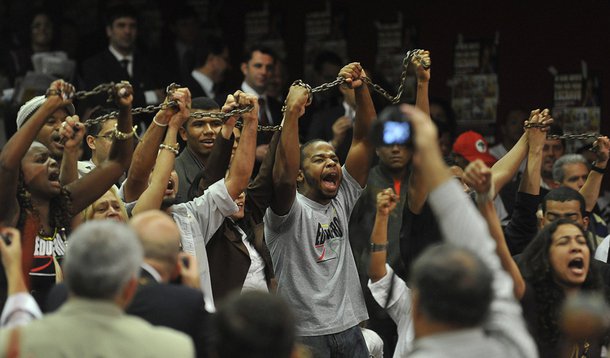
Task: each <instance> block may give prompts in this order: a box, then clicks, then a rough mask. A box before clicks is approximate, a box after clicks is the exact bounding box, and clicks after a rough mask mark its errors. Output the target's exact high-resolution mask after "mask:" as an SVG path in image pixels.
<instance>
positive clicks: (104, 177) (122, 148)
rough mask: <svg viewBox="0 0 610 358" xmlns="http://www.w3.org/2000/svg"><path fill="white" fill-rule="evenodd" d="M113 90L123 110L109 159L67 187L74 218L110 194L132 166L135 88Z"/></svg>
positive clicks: (119, 87)
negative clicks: (112, 187)
mask: <svg viewBox="0 0 610 358" xmlns="http://www.w3.org/2000/svg"><path fill="white" fill-rule="evenodd" d="M113 90H114V93H113V95H114V98H115V102H116V104H117V106H118V107H119V115H118V120H117V127H116V130H115V132H114V137H115V138H114V140H113V142H112V147H111V148H110V153H109V155H108V160H106V161H104V162H102V163H100V165H99V166H97V167H96V168H95V169H93V170H92V171H91V172H90V173H89V174H87V175H85V176H84V177H82V178H80V179H79V180H77V181H75V182H72V183H71V184H69V185H68V186H67V187H66V189H67V190H68V192H70V194H71V195H70V197H71V199H72V208H71V214H72V215H76V214H78V213H79V212H81V211H82V210H83V209H85V208H86V207H87V206H89V205H91V203H93V202H94V201H95V200H97V199H98V198H99V197H100V196H102V195H103V194H104V193H105V192H106V191H108V189H110V187H111V186H112V185H113V184H115V183H116V182H117V180H119V178H120V177H121V175H123V173H124V172H125V171H127V169H128V168H129V164H130V163H131V155H132V153H133V137H134V133H135V130H134V128H133V124H132V118H131V103H132V101H133V89H132V88H131V85H130V84H128V83H119V84H117V85H115V87H114V89H113Z"/></svg>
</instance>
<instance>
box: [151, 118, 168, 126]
mask: <svg viewBox="0 0 610 358" xmlns="http://www.w3.org/2000/svg"><path fill="white" fill-rule="evenodd" d="M153 122H155V124H156V125H157V126H159V127H167V123H165V124H161V123H159V122H157V118H154V117H153Z"/></svg>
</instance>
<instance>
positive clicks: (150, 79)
mask: <svg viewBox="0 0 610 358" xmlns="http://www.w3.org/2000/svg"><path fill="white" fill-rule="evenodd" d="M163 73H164V72H163V71H161V70H160V69H159V67H158V66H157V65H156V64H154V62H152V61H151V60H150V59H148V58H147V57H146V56H145V55H143V54H142V53H140V52H138V51H135V52H134V54H133V77H131V78H130V77H129V74H128V73H127V71H126V70H125V69H124V68H123V66H121V64H120V63H119V61H117V59H116V57H114V55H113V54H112V53H111V52H110V50H108V49H107V48H106V49H105V50H104V51H102V52H100V53H98V54H97V55H94V56H93V57H90V58H89V59H87V60H85V62H84V63H83V68H82V75H83V80H84V81H85V85H86V87H87V88H89V89H91V88H93V87H95V86H97V85H99V84H101V83H108V82H115V83H117V82H120V81H121V80H127V81H129V83H131V85H132V86H133V91H134V97H133V105H134V107H142V106H146V99H145V97H144V92H145V91H147V90H154V89H159V88H165V87H166V86H167V85H169V79H167V78H165V76H164V75H163ZM106 98H107V97H105V96H104V95H99V96H96V97H95V98H92V102H91V104H94V105H97V104H100V105H104V103H105V101H106ZM106 106H107V104H106Z"/></svg>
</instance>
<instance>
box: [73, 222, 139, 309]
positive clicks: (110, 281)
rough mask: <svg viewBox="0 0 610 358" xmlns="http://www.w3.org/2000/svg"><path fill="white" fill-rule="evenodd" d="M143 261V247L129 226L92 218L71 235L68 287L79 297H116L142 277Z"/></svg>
mask: <svg viewBox="0 0 610 358" xmlns="http://www.w3.org/2000/svg"><path fill="white" fill-rule="evenodd" d="M142 261H143V254H142V247H141V245H140V242H139V240H138V237H137V236H136V234H135V232H134V231H133V230H132V229H131V228H130V227H129V226H127V225H126V224H122V223H117V222H115V221H110V220H99V221H98V220H96V221H88V222H86V223H84V224H83V225H81V226H79V227H78V229H76V230H75V231H74V232H73V233H72V235H71V236H70V238H69V241H68V249H67V250H66V258H65V260H64V264H63V270H64V273H65V281H66V286H67V287H68V290H69V291H70V292H71V293H73V294H74V295H76V296H79V297H86V298H93V299H112V298H114V297H116V296H117V295H118V294H119V293H120V292H121V290H122V289H123V287H124V286H125V284H126V283H127V282H128V281H129V280H130V279H131V278H133V277H136V278H137V277H138V275H139V272H140V265H141V264H142Z"/></svg>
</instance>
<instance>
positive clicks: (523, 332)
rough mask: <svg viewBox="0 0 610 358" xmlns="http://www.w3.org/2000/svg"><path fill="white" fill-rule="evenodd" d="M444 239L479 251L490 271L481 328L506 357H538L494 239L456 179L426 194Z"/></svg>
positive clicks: (477, 252) (475, 251) (476, 251)
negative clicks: (490, 282)
mask: <svg viewBox="0 0 610 358" xmlns="http://www.w3.org/2000/svg"><path fill="white" fill-rule="evenodd" d="M428 201H429V203H430V207H431V208H432V210H433V212H434V214H435V215H436V218H437V220H438V223H439V226H440V228H441V232H442V234H443V237H444V240H445V241H446V242H448V243H452V244H454V245H456V246H460V247H464V248H467V249H470V250H471V251H473V252H474V253H476V254H478V255H479V256H480V258H481V259H482V260H483V261H484V262H485V263H486V264H487V266H488V267H489V269H490V270H491V271H492V272H493V275H494V282H493V290H494V294H495V295H494V299H493V301H492V304H491V309H490V314H489V317H488V319H487V320H486V322H485V323H484V327H483V328H484V330H485V331H486V332H487V333H488V335H489V336H490V338H492V339H495V340H497V341H498V343H499V344H501V345H502V346H503V347H504V349H505V351H506V352H507V356H509V357H537V356H538V351H537V348H536V344H535V343H534V341H533V339H532V338H531V336H530V335H529V333H528V330H527V327H526V326H525V322H524V320H523V316H522V313H521V306H520V305H519V303H518V302H517V300H516V299H515V297H514V294H513V282H512V279H511V278H510V276H509V275H508V274H507V273H506V272H505V271H504V269H503V268H502V266H501V264H500V259H499V258H498V256H497V255H496V251H495V246H496V245H495V241H494V240H493V239H492V237H491V235H490V234H489V230H488V227H487V224H486V222H485V220H484V219H483V217H482V216H481V215H480V214H479V212H478V210H477V209H476V207H475V206H474V204H473V203H472V201H471V200H470V199H469V198H468V196H467V195H466V194H465V193H464V191H463V190H462V188H461V187H460V186H459V184H458V182H457V181H455V180H448V181H447V182H445V183H444V184H442V185H441V186H439V187H438V188H436V189H435V190H434V191H432V192H431V193H430V195H429V197H428Z"/></svg>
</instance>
